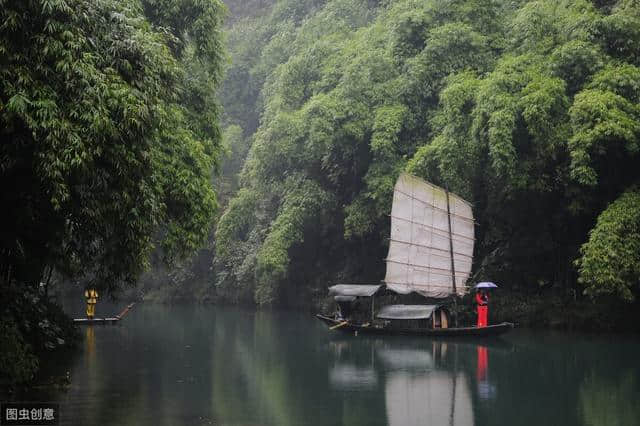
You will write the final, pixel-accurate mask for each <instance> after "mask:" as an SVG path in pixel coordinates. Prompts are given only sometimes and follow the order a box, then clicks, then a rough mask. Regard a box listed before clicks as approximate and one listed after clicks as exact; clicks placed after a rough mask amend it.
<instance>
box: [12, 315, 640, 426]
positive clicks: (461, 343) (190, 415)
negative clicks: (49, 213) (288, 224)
mask: <svg viewBox="0 0 640 426" xmlns="http://www.w3.org/2000/svg"><path fill="white" fill-rule="evenodd" d="M81 332H82V335H83V337H84V339H83V343H82V348H81V350H80V351H78V352H77V353H76V354H75V355H73V356H71V357H68V358H67V359H64V360H60V361H57V364H56V366H54V369H55V368H57V369H58V370H60V371H61V372H62V371H63V370H64V371H69V375H70V378H71V383H70V386H69V387H68V388H67V389H64V390H63V389H61V390H40V391H33V392H31V393H29V394H27V395H20V396H16V398H20V399H22V400H37V401H50V402H56V403H59V404H60V424H61V425H86V426H90V425H100V426H108V425H118V426H123V425H200V424H204V425H206V424H212V425H278V426H286V425H342V424H344V425H387V424H388V425H394V426H396V425H436V426H437V425H460V426H462V425H477V426H480V425H536V426H540V425H543V426H551V425H603V426H604V425H607V426H612V425H624V426H630V425H640V337H639V336H612V337H610V336H603V335H599V336H598V335H585V334H575V333H572V334H570V333H560V332H549V331H530V330H519V329H516V330H514V331H513V332H512V333H510V334H508V335H506V336H504V337H502V338H491V339H482V340H473V341H469V340H465V339H458V340H432V339H428V338H405V337H388V338H368V337H363V336H358V337H355V336H351V335H344V334H342V333H338V332H335V331H334V332H329V331H328V330H327V329H326V327H325V326H324V325H323V324H321V323H320V322H318V321H316V320H315V319H314V318H313V316H312V315H309V314H304V313H299V312H281V311H270V312H254V311H250V310H243V309H239V308H226V307H217V306H159V305H143V304H141V305H137V306H136V307H135V308H134V309H133V311H131V313H130V314H129V315H128V316H127V317H126V318H125V320H124V321H122V322H121V323H120V324H118V325H113V326H95V327H86V326H84V327H83V328H81Z"/></svg>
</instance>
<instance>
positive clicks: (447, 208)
mask: <svg viewBox="0 0 640 426" xmlns="http://www.w3.org/2000/svg"><path fill="white" fill-rule="evenodd" d="M390 216H391V236H390V241H389V253H388V254H387V258H386V259H385V260H386V264H387V272H386V275H385V280H384V281H385V283H386V285H387V288H389V289H390V290H393V291H395V292H397V293H400V294H407V293H411V292H417V293H419V294H422V295H423V296H425V297H434V298H445V297H449V296H451V295H452V294H458V295H463V294H464V293H465V292H466V287H465V284H466V281H467V279H468V278H469V276H470V274H471V266H472V258H473V246H474V243H475V240H474V220H473V212H472V209H471V205H470V204H469V203H468V202H466V201H465V200H463V199H462V198H460V197H459V196H457V195H455V194H452V193H448V194H447V192H446V191H445V190H444V189H442V188H439V187H437V186H435V185H433V184H430V183H428V182H425V181H423V180H422V179H419V178H417V177H414V176H411V175H408V174H402V175H401V176H400V177H399V178H398V181H397V182H396V185H395V187H394V194H393V207H392V210H391V215H390ZM452 257H453V258H452ZM452 268H453V271H455V272H453V271H452ZM454 274H455V279H454ZM454 283H455V286H454Z"/></svg>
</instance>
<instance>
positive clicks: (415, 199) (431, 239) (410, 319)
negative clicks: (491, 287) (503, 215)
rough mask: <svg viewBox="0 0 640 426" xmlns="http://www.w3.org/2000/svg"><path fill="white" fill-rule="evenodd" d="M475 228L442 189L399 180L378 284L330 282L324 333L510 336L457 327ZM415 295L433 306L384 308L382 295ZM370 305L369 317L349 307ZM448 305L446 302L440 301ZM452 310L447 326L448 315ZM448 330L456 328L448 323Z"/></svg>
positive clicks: (465, 207) (494, 328)
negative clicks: (331, 307)
mask: <svg viewBox="0 0 640 426" xmlns="http://www.w3.org/2000/svg"><path fill="white" fill-rule="evenodd" d="M474 228H475V223H474V219H473V211H472V208H471V205H470V204H469V203H468V202H467V201H465V200H463V199H462V198H461V197H459V196H457V195H455V194H452V193H450V192H449V191H447V190H445V189H443V188H440V187H437V186H435V185H433V184H431V183H428V182H425V181H424V180H422V179H419V178H417V177H415V176H411V175H408V174H402V175H400V177H399V178H398V180H397V182H396V184H395V187H394V193H393V205H392V209H391V235H390V239H389V252H388V254H387V258H386V259H385V262H386V274H385V278H384V284H378V285H362V284H337V285H334V286H332V287H330V288H329V294H331V295H333V296H334V300H335V301H336V302H337V304H338V310H337V312H336V313H335V314H334V315H323V314H318V315H317V318H318V319H319V320H321V321H322V322H324V323H325V324H327V325H328V326H329V329H330V330H340V331H346V332H352V333H356V334H357V333H366V334H398V335H418V336H451V337H453V336H495V335H499V334H503V333H506V332H508V331H509V330H511V329H512V328H513V327H514V325H513V324H512V323H508V322H504V323H501V324H495V325H489V326H485V327H475V326H463V327H458V324H457V323H458V320H457V299H458V298H459V297H461V296H463V295H465V294H466V293H467V292H468V291H469V287H467V286H466V283H467V281H468V279H469V277H470V275H471V266H472V261H473V246H474V243H475V239H474V233H475V229H474ZM413 293H415V294H418V295H421V296H423V297H424V298H425V302H426V300H427V299H428V300H434V299H435V300H438V302H437V303H435V304H426V303H425V304H419V305H386V306H381V307H380V308H379V309H378V310H376V309H375V300H376V297H380V296H383V295H384V294H395V295H409V294H413ZM364 298H369V299H370V306H371V309H370V311H371V312H370V316H369V317H367V318H364V317H360V318H356V317H355V315H352V306H353V304H354V303H356V302H357V301H359V300H361V299H364ZM443 301H448V302H449V303H448V304H447V303H442V302H443ZM450 307H452V308H453V309H452V310H453V314H454V315H453V321H452V316H451V309H450ZM454 324H455V325H454Z"/></svg>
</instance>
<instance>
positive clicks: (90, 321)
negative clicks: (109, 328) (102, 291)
mask: <svg viewBox="0 0 640 426" xmlns="http://www.w3.org/2000/svg"><path fill="white" fill-rule="evenodd" d="M133 305H135V303H130V304H129V305H127V307H126V308H124V309H123V310H122V312H120V313H119V314H118V315H116V316H115V317H107V318H74V319H73V322H74V323H76V324H80V325H93V324H115V323H117V322H118V321H120V320H121V319H122V318H124V316H125V315H127V314H128V313H129V311H130V310H131V308H133Z"/></svg>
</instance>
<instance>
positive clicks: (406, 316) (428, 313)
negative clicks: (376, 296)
mask: <svg viewBox="0 0 640 426" xmlns="http://www.w3.org/2000/svg"><path fill="white" fill-rule="evenodd" d="M376 318H378V319H380V320H383V321H384V326H385V327H389V328H397V329H409V328H427V329H434V328H449V318H450V315H449V310H448V309H447V308H446V307H445V306H442V305H387V306H383V307H382V308H381V309H380V311H379V312H378V314H377V315H376Z"/></svg>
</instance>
